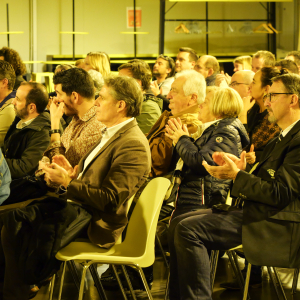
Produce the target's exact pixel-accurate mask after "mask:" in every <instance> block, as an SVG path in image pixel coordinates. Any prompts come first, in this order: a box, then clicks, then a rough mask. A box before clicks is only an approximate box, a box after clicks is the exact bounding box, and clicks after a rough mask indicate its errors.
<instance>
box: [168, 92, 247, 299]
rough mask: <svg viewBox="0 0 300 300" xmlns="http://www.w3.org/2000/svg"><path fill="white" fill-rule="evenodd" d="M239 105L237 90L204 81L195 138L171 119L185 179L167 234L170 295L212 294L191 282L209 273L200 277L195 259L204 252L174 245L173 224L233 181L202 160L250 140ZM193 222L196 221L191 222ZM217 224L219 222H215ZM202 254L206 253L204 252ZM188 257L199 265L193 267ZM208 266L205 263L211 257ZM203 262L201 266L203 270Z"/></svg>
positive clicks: (221, 199) (215, 199) (221, 197)
mask: <svg viewBox="0 0 300 300" xmlns="http://www.w3.org/2000/svg"><path fill="white" fill-rule="evenodd" d="M242 107H243V102H242V99H241V97H240V95H239V94H238V93H237V92H236V91H235V90H233V89H231V88H218V87H208V88H207V93H206V98H205V101H204V103H202V104H201V105H200V110H199V120H200V121H202V122H203V125H202V126H200V128H199V132H198V133H196V134H195V135H194V138H193V135H192V137H190V136H189V132H188V131H187V129H186V127H184V126H182V124H181V122H180V120H179V119H178V121H176V120H175V119H173V120H174V121H169V126H168V127H167V132H168V134H167V136H168V137H170V138H171V139H172V140H173V142H174V143H175V144H176V146H175V151H176V152H177V154H178V155H179V157H180V158H181V160H182V163H183V167H182V171H181V177H182V178H183V179H182V182H181V184H180V186H179V195H178V199H177V201H176V206H175V207H176V208H175V211H174V213H173V215H172V219H171V223H170V228H169V237H168V239H169V250H170V255H171V256H170V290H169V296H170V299H196V298H199V299H210V298H206V297H204V296H202V294H200V292H199V293H198V294H197V295H196V293H197V292H198V289H199V288H198V289H197V291H195V289H196V287H195V286H194V283H195V282H197V283H198V282H202V281H204V282H205V283H206V282H207V281H208V280H209V278H210V276H209V274H208V275H207V274H206V273H205V274H204V277H203V278H202V266H198V264H197V263H196V262H195V261H196V260H202V259H203V255H204V254H202V253H201V255H202V256H200V255H199V256H196V254H194V252H193V251H191V252H189V248H187V247H185V248H183V247H182V248H181V245H178V243H177V228H178V227H179V226H180V225H177V224H178V223H179V224H180V221H184V220H185V219H186V218H187V217H188V216H190V215H193V214H196V213H199V214H200V212H201V211H206V208H212V206H213V205H216V204H220V203H225V201H226V198H227V193H228V190H229V188H230V185H231V184H232V181H231V180H220V179H215V178H213V177H212V176H211V175H210V174H209V173H208V172H207V171H206V170H205V168H204V167H203V165H202V163H203V162H204V161H206V162H209V163H210V164H215V163H214V161H213V158H212V155H213V153H214V152H216V151H220V150H221V151H225V152H228V153H232V154H234V155H237V156H240V154H241V153H242V148H243V147H245V146H246V145H248V143H249V138H248V135H247V133H246V130H245V128H244V126H243V125H242V123H241V122H240V120H238V119H237V116H238V115H239V113H240V112H241V110H242ZM177 165H179V162H178V164H177ZM217 221H218V218H217V217H216V222H217ZM192 224H194V223H193V222H191V225H192ZM219 226H222V224H221V223H219ZM175 230H176V231H175ZM208 233H209V234H212V233H210V232H208ZM193 234H194V235H195V237H194V239H191V240H195V239H197V234H198V232H197V230H194V231H193ZM197 254H198V253H197ZM206 256H208V254H207V252H206ZM192 260H193V263H194V265H195V266H197V268H195V267H192V264H193V263H192ZM185 264H186V265H185ZM207 266H209V262H208V265H207ZM207 266H206V265H205V266H203V267H204V270H205V271H206V268H207ZM192 269H193V270H192ZM199 274H200V275H199ZM183 277H184V278H183ZM200 277H201V278H200ZM208 283H209V281H208ZM208 289H209V290H210V291H209V293H211V287H210V285H209V284H208V287H207V288H206V289H205V292H206V293H208V291H207V290H208ZM203 294H204V293H203Z"/></svg>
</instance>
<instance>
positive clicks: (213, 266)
mask: <svg viewBox="0 0 300 300" xmlns="http://www.w3.org/2000/svg"><path fill="white" fill-rule="evenodd" d="M218 258H219V250H212V251H211V254H210V284H211V291H212V292H213V289H214V284H215V278H216V271H217V265H218Z"/></svg>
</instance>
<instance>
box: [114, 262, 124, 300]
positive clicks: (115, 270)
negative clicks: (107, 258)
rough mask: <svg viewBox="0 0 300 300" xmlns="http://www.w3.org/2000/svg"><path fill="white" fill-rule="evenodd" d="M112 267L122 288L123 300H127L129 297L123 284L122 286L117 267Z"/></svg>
mask: <svg viewBox="0 0 300 300" xmlns="http://www.w3.org/2000/svg"><path fill="white" fill-rule="evenodd" d="M111 267H112V269H113V271H114V273H115V276H116V279H117V282H118V285H119V287H120V289H121V292H122V295H123V298H124V299H125V300H127V296H126V293H125V290H124V287H123V284H122V282H121V280H120V277H119V275H118V272H117V269H116V266H115V265H111Z"/></svg>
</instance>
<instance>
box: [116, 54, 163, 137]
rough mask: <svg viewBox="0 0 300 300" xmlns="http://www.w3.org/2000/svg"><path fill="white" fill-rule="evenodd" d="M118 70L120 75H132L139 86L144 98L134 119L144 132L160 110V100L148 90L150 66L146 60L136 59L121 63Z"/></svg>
mask: <svg viewBox="0 0 300 300" xmlns="http://www.w3.org/2000/svg"><path fill="white" fill-rule="evenodd" d="M118 70H119V75H120V76H128V77H133V78H134V79H135V80H136V81H137V83H138V84H139V85H140V87H141V90H142V92H143V95H144V100H143V103H142V111H141V114H140V115H139V116H137V118H136V121H137V123H138V125H139V127H140V128H141V130H142V132H143V133H145V134H146V133H148V132H149V130H150V129H151V128H152V127H153V125H154V124H155V122H156V121H157V119H158V118H159V117H160V115H161V110H162V100H161V99H158V98H156V97H155V96H154V95H153V93H152V92H151V90H150V82H151V78H152V74H151V70H150V67H149V65H148V64H147V63H146V62H144V61H141V60H138V59H136V60H134V61H133V60H132V62H129V63H127V64H123V65H121V66H120V67H119V68H118Z"/></svg>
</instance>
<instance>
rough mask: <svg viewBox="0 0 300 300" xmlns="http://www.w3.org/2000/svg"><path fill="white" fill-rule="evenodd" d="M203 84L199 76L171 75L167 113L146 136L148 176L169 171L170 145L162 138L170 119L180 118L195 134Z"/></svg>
mask: <svg viewBox="0 0 300 300" xmlns="http://www.w3.org/2000/svg"><path fill="white" fill-rule="evenodd" d="M205 86H206V84H205V81H204V78H203V76H202V75H201V74H198V73H197V72H196V71H194V70H186V71H182V72H180V73H177V74H176V75H175V81H174V82H173V83H172V89H171V91H170V92H169V94H168V96H167V97H168V99H170V109H171V112H169V111H165V112H164V113H163V114H162V115H161V116H160V118H159V119H158V120H157V122H156V123H155V124H154V126H153V127H152V128H151V130H150V131H149V133H148V135H147V139H148V141H149V145H150V150H151V158H152V165H151V173H150V176H152V177H156V176H164V175H166V174H167V173H168V172H169V171H170V163H171V159H172V152H173V145H172V142H173V141H172V139H170V138H168V137H167V136H166V135H165V132H166V130H165V126H166V124H167V123H168V121H169V120H170V119H176V118H180V119H181V122H182V124H184V125H186V126H187V129H188V131H189V132H190V133H195V132H196V131H197V130H198V126H199V125H201V122H200V121H199V120H198V111H199V108H198V105H199V104H201V103H202V102H203V101H204V98H205Z"/></svg>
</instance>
